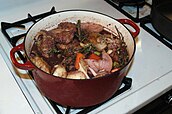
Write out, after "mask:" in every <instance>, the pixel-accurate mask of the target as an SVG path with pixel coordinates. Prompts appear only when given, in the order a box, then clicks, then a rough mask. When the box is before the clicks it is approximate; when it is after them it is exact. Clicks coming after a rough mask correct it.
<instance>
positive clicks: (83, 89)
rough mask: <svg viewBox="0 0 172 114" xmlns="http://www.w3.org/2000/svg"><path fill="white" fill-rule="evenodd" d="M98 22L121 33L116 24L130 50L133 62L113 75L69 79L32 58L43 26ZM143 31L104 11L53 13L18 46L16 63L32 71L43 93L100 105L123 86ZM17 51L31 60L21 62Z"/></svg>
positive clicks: (59, 99)
mask: <svg viewBox="0 0 172 114" xmlns="http://www.w3.org/2000/svg"><path fill="white" fill-rule="evenodd" d="M79 19H80V20H81V21H82V22H94V23H98V24H101V25H103V26H105V27H107V28H109V29H110V30H112V31H114V32H117V31H116V29H115V26H116V27H117V28H118V29H119V31H120V32H121V33H122V34H123V36H124V40H125V42H126V44H127V50H128V52H129V62H128V63H127V64H126V65H125V66H124V67H123V68H121V69H119V70H117V71H116V72H114V73H111V74H110V75H106V76H103V77H99V78H94V79H83V80H77V79H66V78H60V77H55V76H53V75H51V74H47V73H45V72H44V71H42V70H40V69H39V68H38V67H36V66H35V65H34V64H33V63H32V62H31V60H30V58H29V53H30V50H31V47H32V44H33V42H34V37H35V35H36V34H37V33H38V32H39V31H40V30H41V29H50V28H52V27H55V26H57V25H58V24H59V23H60V22H62V21H69V22H77V20H79ZM123 24H128V25H130V26H132V27H133V28H134V30H135V31H130V30H128V29H127V28H126V27H125V26H124V25H123ZM139 32H140V29H139V27H138V26H137V25H136V24H135V23H133V22H132V21H130V20H128V19H114V18H112V17H110V16H107V15H105V14H102V13H98V12H94V11H87V10H66V11H61V12H58V13H56V14H53V15H50V16H48V17H46V18H43V19H41V20H39V21H38V22H37V23H35V24H34V25H33V26H32V27H31V28H30V29H29V31H28V32H27V35H26V37H25V39H24V42H23V43H22V44H20V45H18V46H16V47H14V48H13V49H12V50H11V52H10V56H11V60H12V62H13V64H14V65H15V66H16V67H18V68H20V69H24V70H31V71H32V73H33V76H34V80H35V82H36V84H37V86H38V88H39V89H40V91H41V92H42V94H43V95H45V96H46V97H48V98H49V99H51V100H53V101H55V102H57V103H59V104H61V105H63V106H71V107H87V106H92V105H96V104H99V103H101V102H103V101H105V100H107V99H108V98H110V97H111V96H112V95H113V94H114V93H115V92H116V91H117V90H118V89H119V87H120V85H121V82H122V80H123V78H124V76H126V73H127V72H128V70H129V66H130V63H131V61H132V59H133V56H134V53H135V48H136V44H135V40H134V37H136V36H137V35H138V34H139ZM17 51H24V52H25V54H26V57H27V59H28V60H27V62H26V63H24V64H21V63H19V62H17V60H16V58H15V56H14V54H15V53H16V52H17Z"/></svg>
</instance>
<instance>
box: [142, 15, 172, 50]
mask: <svg viewBox="0 0 172 114" xmlns="http://www.w3.org/2000/svg"><path fill="white" fill-rule="evenodd" d="M140 26H141V27H142V28H143V29H145V30H146V31H147V32H149V33H150V34H151V35H152V36H154V37H155V38H156V39H158V40H159V41H161V42H162V43H163V44H164V45H166V46H167V47H168V48H170V49H171V50H172V42H171V41H169V40H168V39H166V38H165V37H164V36H163V35H162V34H160V33H158V32H157V31H156V30H155V29H154V28H153V26H152V24H151V17H150V15H148V16H146V17H144V18H142V19H141V21H140ZM150 26H151V27H150Z"/></svg>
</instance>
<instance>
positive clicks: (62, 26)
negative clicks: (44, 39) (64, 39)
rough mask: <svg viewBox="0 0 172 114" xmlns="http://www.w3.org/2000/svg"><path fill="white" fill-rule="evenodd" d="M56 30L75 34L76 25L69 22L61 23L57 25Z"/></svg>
mask: <svg viewBox="0 0 172 114" xmlns="http://www.w3.org/2000/svg"><path fill="white" fill-rule="evenodd" d="M58 28H59V29H66V30H68V31H73V32H76V24H74V23H71V22H62V23H60V24H59V25H58Z"/></svg>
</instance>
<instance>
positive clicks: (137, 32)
mask: <svg viewBox="0 0 172 114" xmlns="http://www.w3.org/2000/svg"><path fill="white" fill-rule="evenodd" d="M117 20H118V21H119V22H120V23H122V24H128V25H130V26H131V27H133V28H134V29H135V31H131V30H130V32H131V34H132V36H133V37H134V38H135V37H137V36H138V34H139V33H140V28H139V27H138V25H137V24H136V23H134V22H133V21H131V20H129V19H117Z"/></svg>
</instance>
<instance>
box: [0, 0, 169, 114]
mask: <svg viewBox="0 0 172 114" xmlns="http://www.w3.org/2000/svg"><path fill="white" fill-rule="evenodd" d="M1 5H2V7H1ZM52 6H55V8H56V11H59V10H65V9H87V10H88V9H89V10H95V11H98V12H102V13H105V14H107V15H110V16H113V17H115V18H126V17H125V16H124V15H123V14H121V13H120V12H118V11H117V10H116V9H114V8H113V7H112V6H110V5H109V4H107V3H106V2H105V1H103V0H82V1H80V0H70V1H69V0H49V1H46V0H37V1H33V0H32V2H30V0H16V2H13V1H12V0H7V1H6V0H4V1H2V0H0V8H2V9H0V17H1V20H0V21H1V22H14V21H17V20H20V19H24V18H26V17H27V14H28V13H30V14H32V15H36V14H40V13H43V12H47V11H49V10H50V9H51V8H52ZM138 25H139V24H138ZM140 29H141V32H140V34H139V36H138V38H137V39H136V45H137V47H136V54H135V57H134V61H133V64H132V66H131V69H130V71H129V73H128V75H127V76H128V77H131V78H132V80H133V82H132V87H131V89H130V90H128V91H126V92H124V93H122V94H121V95H119V96H117V97H115V98H114V99H112V100H111V101H109V102H107V103H105V104H103V105H102V106H101V107H99V108H97V109H95V110H93V111H91V112H90V114H95V113H98V114H105V113H108V114H112V113H117V114H123V113H132V112H134V111H136V110H138V109H139V108H141V107H142V106H144V105H146V104H147V103H149V102H151V101H152V100H154V99H155V98H157V97H158V96H160V95H162V94H163V93H165V92H167V91H168V90H170V89H172V80H171V76H172V58H171V57H172V51H171V50H170V49H169V48H167V47H166V46H165V45H163V44H162V43H161V42H159V41H158V40H156V39H155V38H154V37H153V36H151V35H150V34H149V33H147V32H146V31H145V30H143V29H142V28H140ZM0 44H1V46H0V63H1V65H0V67H1V70H2V71H1V72H0V87H1V89H0V90H1V94H0V114H13V113H16V114H23V113H24V114H32V113H36V114H56V113H55V111H54V109H53V108H52V107H51V105H50V104H49V102H48V101H47V100H46V98H45V97H44V96H42V95H41V94H40V93H39V91H38V90H37V88H36V87H35V83H34V81H33V80H31V79H28V78H29V76H28V75H26V73H27V72H26V71H22V70H19V71H20V72H18V73H16V71H18V69H15V68H14V67H13V66H12V64H11V61H10V59H9V52H10V50H11V45H10V44H9V42H8V41H7V40H6V38H5V37H4V36H3V34H2V32H0ZM20 77H22V78H20ZM27 87H30V89H28V88H27ZM21 90H22V91H21ZM33 93H34V95H32V94H33ZM73 113H75V112H73Z"/></svg>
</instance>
